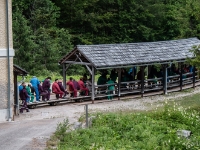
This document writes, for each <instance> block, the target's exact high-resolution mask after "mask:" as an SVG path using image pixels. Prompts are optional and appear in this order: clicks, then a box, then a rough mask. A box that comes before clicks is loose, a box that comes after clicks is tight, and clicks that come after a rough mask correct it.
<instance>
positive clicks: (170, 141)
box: [58, 107, 200, 150]
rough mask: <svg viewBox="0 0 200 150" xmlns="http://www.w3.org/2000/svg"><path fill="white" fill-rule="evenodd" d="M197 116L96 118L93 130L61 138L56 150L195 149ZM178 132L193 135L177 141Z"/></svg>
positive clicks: (199, 133) (171, 112)
mask: <svg viewBox="0 0 200 150" xmlns="http://www.w3.org/2000/svg"><path fill="white" fill-rule="evenodd" d="M199 115H200V114H199V112H197V111H195V110H193V111H192V110H190V111H186V110H178V109H170V108H169V107H165V109H164V111H163V112H154V113H129V114H127V113H109V114H98V115H97V117H96V119H95V120H94V121H93V126H92V128H90V129H83V130H77V131H73V132H70V133H67V134H64V137H63V136H62V139H60V143H59V145H58V149H73V150H78V149H93V150H94V149H148V150H151V149H162V150H163V149H164V150H170V149H198V148H199V139H200V127H199V123H200V121H199ZM180 129H186V130H191V131H192V133H193V135H192V136H191V137H190V138H183V137H178V136H177V134H176V132H177V130H180Z"/></svg>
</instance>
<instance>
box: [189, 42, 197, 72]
mask: <svg viewBox="0 0 200 150" xmlns="http://www.w3.org/2000/svg"><path fill="white" fill-rule="evenodd" d="M190 51H191V52H192V53H193V54H194V57H195V58H193V59H191V58H188V60H187V61H188V63H190V64H191V65H193V66H196V67H197V68H198V70H199V69H200V45H198V46H194V47H193V48H192V49H191V50H190Z"/></svg>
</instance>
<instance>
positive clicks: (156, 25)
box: [13, 0, 200, 75]
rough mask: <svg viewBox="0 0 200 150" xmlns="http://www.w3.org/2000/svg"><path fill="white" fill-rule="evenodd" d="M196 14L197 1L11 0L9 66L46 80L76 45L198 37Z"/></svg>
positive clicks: (199, 20) (80, 70)
mask: <svg viewBox="0 0 200 150" xmlns="http://www.w3.org/2000/svg"><path fill="white" fill-rule="evenodd" d="M199 10H200V1H199V0H144V1H142V0H20V1H19V0H13V40H14V49H15V52H16V55H15V57H14V63H15V64H17V65H19V66H21V67H22V68H24V69H26V70H27V71H28V72H29V73H30V74H31V75H48V74H50V73H52V72H53V73H61V68H62V67H61V66H59V65H58V61H59V60H60V59H61V58H62V57H63V56H65V55H66V54H67V53H68V52H69V51H71V50H72V49H73V47H74V46H75V45H78V44H79V45H80V44H111V43H133V42H152V41H162V40H173V39H181V38H189V37H198V38H200V13H199ZM83 73H85V69H84V68H81V67H80V66H73V67H70V71H69V72H68V73H67V74H70V75H73V74H76V75H77V74H79V75H81V74H83Z"/></svg>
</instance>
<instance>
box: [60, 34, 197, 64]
mask: <svg viewBox="0 0 200 150" xmlns="http://www.w3.org/2000/svg"><path fill="white" fill-rule="evenodd" d="M199 44H200V40H199V39H198V38H188V39H180V40H170V41H159V42H141V43H124V44H100V45H77V46H76V47H75V49H74V50H73V51H71V52H70V53H69V54H67V55H66V56H65V57H64V58H63V59H61V60H60V61H59V63H60V64H62V63H65V62H66V61H77V55H78V56H80V58H81V59H82V60H83V62H87V63H90V64H91V65H93V66H94V67H95V68H104V67H106V68H113V67H120V66H121V67H123V66H131V65H142V64H154V63H165V62H170V61H185V59H186V58H188V57H189V58H193V57H194V55H193V53H191V52H190V51H189V50H190V49H192V47H193V46H195V45H199ZM75 59H76V60H75ZM78 61H79V60H78Z"/></svg>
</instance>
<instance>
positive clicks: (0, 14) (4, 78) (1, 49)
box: [0, 0, 14, 122]
mask: <svg viewBox="0 0 200 150" xmlns="http://www.w3.org/2000/svg"><path fill="white" fill-rule="evenodd" d="M7 2H8V3H7ZM7 4H8V5H7ZM7 6H8V7H7ZM6 8H8V11H7V9H6ZM7 12H8V13H7ZM7 14H8V15H7ZM7 18H8V20H7ZM7 26H8V27H9V28H7ZM7 29H8V30H7ZM8 33H9V34H8ZM8 38H9V42H7V39H8ZM8 49H9V56H10V57H9V61H8ZM13 56H14V50H13V37H12V1H11V0H1V1H0V64H1V65H0V93H1V94H0V95H1V96H0V122H1V121H6V120H10V119H12V118H13V104H14V83H13ZM8 64H10V65H9V66H10V67H8ZM9 68H10V69H9ZM8 69H9V70H8ZM8 72H10V75H9V77H10V84H9V82H8V79H9V77H8ZM9 85H10V88H9V89H8V87H9ZM9 97H10V98H9ZM8 102H10V103H8ZM9 104H10V105H9ZM9 111H10V112H9Z"/></svg>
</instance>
